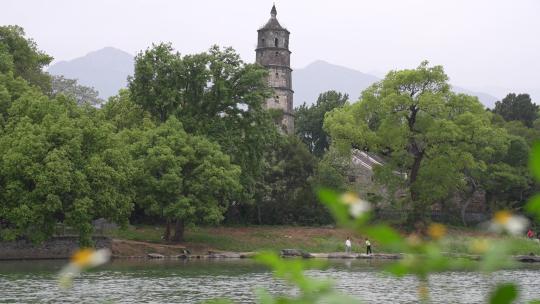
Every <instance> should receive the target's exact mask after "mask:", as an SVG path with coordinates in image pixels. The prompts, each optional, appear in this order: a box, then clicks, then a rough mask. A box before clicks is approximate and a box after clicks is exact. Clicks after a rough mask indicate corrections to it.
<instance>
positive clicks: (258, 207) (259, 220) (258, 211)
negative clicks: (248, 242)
mask: <svg viewBox="0 0 540 304" xmlns="http://www.w3.org/2000/svg"><path fill="white" fill-rule="evenodd" d="M257 221H258V222H259V225H262V217H261V206H260V205H259V204H257Z"/></svg>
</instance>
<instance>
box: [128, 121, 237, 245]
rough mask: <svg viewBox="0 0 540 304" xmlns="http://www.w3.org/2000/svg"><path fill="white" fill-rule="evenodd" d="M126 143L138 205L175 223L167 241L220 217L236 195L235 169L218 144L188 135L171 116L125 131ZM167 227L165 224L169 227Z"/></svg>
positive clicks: (166, 237)
mask: <svg viewBox="0 0 540 304" xmlns="http://www.w3.org/2000/svg"><path fill="white" fill-rule="evenodd" d="M123 136H124V138H125V139H126V142H128V143H129V142H131V147H132V148H131V151H132V155H133V158H134V159H135V162H136V167H137V168H138V171H137V173H136V177H135V182H134V186H135V189H136V192H137V201H138V203H140V204H142V205H143V206H144V207H145V209H146V210H147V211H148V213H149V214H152V215H157V216H160V217H162V218H164V219H166V220H167V223H170V222H175V223H176V225H175V226H176V229H175V235H174V237H173V238H172V239H171V237H170V231H169V229H167V232H166V234H165V239H166V240H170V239H171V240H173V241H182V240H183V233H184V227H185V225H189V224H200V223H213V224H217V223H219V222H220V221H221V220H222V219H223V213H224V211H225V209H226V208H227V206H228V204H229V203H230V202H231V201H232V200H234V199H235V198H237V197H238V193H239V192H240V190H241V186H240V184H239V176H240V168H239V167H238V166H235V165H232V164H231V163H230V159H229V157H228V156H227V155H225V154H223V153H222V152H221V151H220V149H219V146H218V145H217V144H215V143H212V142H210V141H208V140H207V139H205V138H203V137H199V136H193V135H189V134H187V133H186V132H185V131H184V129H183V127H182V124H181V123H180V122H179V121H178V120H177V119H176V118H174V117H171V118H169V119H168V120H167V121H166V122H164V123H163V124H160V125H158V126H155V127H150V128H147V129H143V130H126V131H125V132H124V133H123ZM168 227H169V225H168Z"/></svg>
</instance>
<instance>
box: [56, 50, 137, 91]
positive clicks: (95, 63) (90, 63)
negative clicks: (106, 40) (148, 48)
mask: <svg viewBox="0 0 540 304" xmlns="http://www.w3.org/2000/svg"><path fill="white" fill-rule="evenodd" d="M47 71H48V72H49V73H50V74H53V75H64V76H65V77H66V78H71V79H78V80H79V83H80V84H82V85H85V86H89V87H94V88H95V89H96V90H98V91H99V96H100V97H101V98H104V99H106V98H109V97H110V96H113V95H116V94H117V93H118V90H119V89H121V88H124V87H126V85H127V77H128V75H132V74H133V55H131V54H129V53H127V52H124V51H122V50H119V49H116V48H112V47H106V48H103V49H101V50H98V51H94V52H91V53H88V54H87V55H85V56H83V57H79V58H76V59H73V60H70V61H60V62H57V63H55V64H53V65H52V66H51V67H49V69H48V70H47Z"/></svg>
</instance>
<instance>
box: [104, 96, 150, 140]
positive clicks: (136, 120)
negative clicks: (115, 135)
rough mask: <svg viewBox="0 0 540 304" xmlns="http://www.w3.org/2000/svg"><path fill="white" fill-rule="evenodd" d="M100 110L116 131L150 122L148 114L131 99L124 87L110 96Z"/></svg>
mask: <svg viewBox="0 0 540 304" xmlns="http://www.w3.org/2000/svg"><path fill="white" fill-rule="evenodd" d="M101 110H102V112H103V115H104V116H105V119H106V120H107V121H108V122H110V123H111V124H112V125H113V126H114V127H115V128H116V131H122V130H124V129H135V128H138V127H141V126H142V125H143V124H145V123H149V122H150V121H149V120H150V114H149V113H148V112H146V111H144V110H143V109H142V108H141V106H139V105H137V104H135V103H134V102H133V101H132V100H131V98H130V93H129V91H128V90H126V89H123V90H120V92H119V93H118V95H115V96H112V97H110V98H109V100H108V101H107V103H105V104H104V105H103V107H102V108H101ZM145 118H146V119H145Z"/></svg>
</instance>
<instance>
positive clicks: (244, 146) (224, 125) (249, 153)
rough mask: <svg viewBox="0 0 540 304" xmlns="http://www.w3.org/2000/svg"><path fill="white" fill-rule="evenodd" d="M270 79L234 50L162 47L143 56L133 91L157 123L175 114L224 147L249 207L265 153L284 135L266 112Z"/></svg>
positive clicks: (193, 131) (194, 130) (191, 129)
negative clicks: (190, 51)
mask: <svg viewBox="0 0 540 304" xmlns="http://www.w3.org/2000/svg"><path fill="white" fill-rule="evenodd" d="M266 75H267V71H266V69H264V68H263V67H261V66H259V65H254V64H245V63H243V62H242V61H241V60H240V57H239V56H238V54H236V53H235V52H234V50H233V49H231V48H227V49H220V48H218V47H217V46H214V47H212V48H210V50H209V51H208V52H205V53H201V54H195V55H186V56H181V55H180V54H179V53H177V52H174V50H173V49H172V47H171V46H170V44H159V45H154V46H152V47H151V48H149V49H148V50H146V51H145V52H142V53H140V54H139V55H137V57H136V59H135V74H134V76H133V77H132V78H131V79H130V81H129V82H130V83H129V88H130V93H131V99H132V100H133V102H134V103H135V104H137V105H140V106H141V107H142V109H143V110H145V111H148V112H149V113H151V115H152V116H153V117H154V118H155V119H156V120H157V121H161V122H163V121H165V120H166V119H167V118H169V117H171V116H175V117H177V119H178V120H180V121H181V122H182V125H183V126H184V129H185V130H186V132H188V133H189V134H197V135H202V136H205V137H207V138H208V139H210V140H212V141H215V142H217V143H219V145H220V146H221V149H222V151H223V152H224V153H226V154H228V155H229V156H230V157H231V161H232V163H234V164H237V165H239V166H240V167H241V169H242V175H241V178H240V179H241V183H242V186H243V189H244V192H243V194H244V195H243V198H242V199H241V202H244V203H247V202H252V201H253V196H254V195H255V193H256V191H257V186H256V185H257V184H258V183H259V182H260V181H261V178H262V174H263V171H262V170H263V167H262V164H263V161H262V159H263V154H264V151H265V150H266V149H267V147H268V145H269V143H271V142H273V141H274V140H275V138H277V136H278V133H277V130H276V128H275V126H274V124H273V122H272V119H271V117H270V115H269V113H268V112H267V111H266V110H265V109H264V103H265V99H266V97H268V96H269V94H270V91H269V88H268V86H267V83H266V78H265V77H266Z"/></svg>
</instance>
